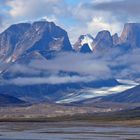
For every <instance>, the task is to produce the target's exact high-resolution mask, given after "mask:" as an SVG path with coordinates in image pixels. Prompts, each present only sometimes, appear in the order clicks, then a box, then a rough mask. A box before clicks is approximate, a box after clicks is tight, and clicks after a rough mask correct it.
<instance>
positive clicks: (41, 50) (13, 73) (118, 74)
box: [0, 20, 140, 103]
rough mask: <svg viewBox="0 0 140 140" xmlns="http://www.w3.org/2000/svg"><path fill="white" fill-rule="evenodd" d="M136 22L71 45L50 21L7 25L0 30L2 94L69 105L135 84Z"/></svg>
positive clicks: (138, 50)
mask: <svg viewBox="0 0 140 140" xmlns="http://www.w3.org/2000/svg"><path fill="white" fill-rule="evenodd" d="M139 25H140V24H139V23H130V24H129V23H127V24H125V25H124V29H123V32H122V35H121V36H120V37H119V36H118V35H117V34H115V35H113V36H112V35H111V33H110V32H109V31H107V30H103V31H100V32H99V33H98V34H97V36H96V37H95V38H94V37H93V36H92V35H89V34H87V35H81V36H80V37H79V38H78V40H77V42H76V43H74V45H73V44H72V43H70V41H69V37H68V34H67V31H65V30H64V29H62V28H61V27H59V26H58V25H56V24H55V23H53V22H48V21H44V20H43V21H35V22H33V23H19V24H14V25H11V26H10V27H9V28H7V29H6V30H5V31H3V32H2V33H1V34H0V50H1V53H0V58H1V67H0V71H1V74H0V76H1V81H0V92H1V93H2V94H5V95H9V96H14V97H16V98H19V99H20V100H23V101H26V102H31V103H34V102H53V103H72V102H79V101H83V100H85V99H90V98H94V97H100V96H106V95H110V94H116V93H120V92H122V91H125V90H127V89H131V88H133V87H135V86H137V85H138V84H139V76H140V72H139V60H140V55H139V54H140V44H139V36H140V28H139Z"/></svg>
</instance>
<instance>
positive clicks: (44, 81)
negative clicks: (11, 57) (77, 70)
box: [5, 75, 93, 86]
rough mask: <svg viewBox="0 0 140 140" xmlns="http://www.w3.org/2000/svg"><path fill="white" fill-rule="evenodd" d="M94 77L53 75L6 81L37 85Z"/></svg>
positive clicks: (71, 81) (79, 80) (74, 81)
mask: <svg viewBox="0 0 140 140" xmlns="http://www.w3.org/2000/svg"><path fill="white" fill-rule="evenodd" d="M92 80H93V77H80V76H63V77H62V76H57V75H56V76H51V77H21V78H15V79H11V80H8V81H5V83H8V84H14V85H20V86H23V85H36V84H65V83H76V82H83V81H84V82H90V81H92Z"/></svg>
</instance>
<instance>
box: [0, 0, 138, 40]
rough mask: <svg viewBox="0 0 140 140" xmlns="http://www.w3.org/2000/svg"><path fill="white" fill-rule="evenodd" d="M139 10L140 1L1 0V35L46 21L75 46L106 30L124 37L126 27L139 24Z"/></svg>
mask: <svg viewBox="0 0 140 140" xmlns="http://www.w3.org/2000/svg"><path fill="white" fill-rule="evenodd" d="M139 7H140V1H138V0H0V31H3V30H4V29H5V28H7V27H8V26H9V25H10V24H13V23H19V22H23V21H24V22H25V21H33V20H39V19H42V18H43V19H44V18H45V19H46V20H48V21H54V22H55V23H56V24H57V25H59V26H61V27H62V28H64V29H65V30H67V32H68V34H69V37H70V40H71V41H72V42H74V41H76V40H77V38H78V37H79V36H80V35H81V34H87V33H90V34H92V35H93V36H94V37H95V36H96V34H97V32H99V31H101V30H104V29H105V30H109V31H110V32H111V34H114V33H116V32H117V33H119V34H121V31H122V28H123V25H124V23H126V22H140V21H139V19H140V17H139V13H140V8H139Z"/></svg>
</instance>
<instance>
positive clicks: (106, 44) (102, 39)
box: [94, 30, 113, 51]
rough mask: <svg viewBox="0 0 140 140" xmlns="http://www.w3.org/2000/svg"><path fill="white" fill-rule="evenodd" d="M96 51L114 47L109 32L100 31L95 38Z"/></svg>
mask: <svg viewBox="0 0 140 140" xmlns="http://www.w3.org/2000/svg"><path fill="white" fill-rule="evenodd" d="M95 42H96V44H95V46H94V50H96V51H97V50H104V49H107V48H110V47H112V46H113V39H112V36H111V34H110V32H109V31H107V30H103V31H100V32H99V33H98V34H97V36H96V38H95Z"/></svg>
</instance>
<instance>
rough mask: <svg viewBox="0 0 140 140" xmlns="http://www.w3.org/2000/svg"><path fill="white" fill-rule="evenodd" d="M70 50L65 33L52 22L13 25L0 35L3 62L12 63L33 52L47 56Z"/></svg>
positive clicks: (0, 55) (0, 54) (0, 57)
mask: <svg viewBox="0 0 140 140" xmlns="http://www.w3.org/2000/svg"><path fill="white" fill-rule="evenodd" d="M71 50H72V48H71V44H70V41H69V38H68V35H67V32H66V31H65V30H63V29H62V28H60V27H58V26H56V25H55V24H54V23H53V22H47V21H38V22H34V23H32V24H30V23H21V24H15V25H12V26H10V27H9V28H8V29H7V30H5V31H4V32H3V33H1V34H0V59H1V60H2V61H4V62H14V61H16V60H18V59H19V58H20V57H21V56H22V55H24V54H27V53H31V52H33V51H37V52H39V53H40V54H42V55H43V56H47V54H48V53H49V52H51V51H54V52H59V51H71Z"/></svg>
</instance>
